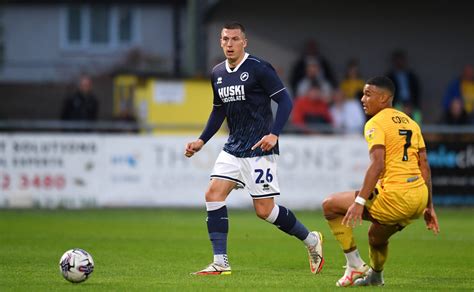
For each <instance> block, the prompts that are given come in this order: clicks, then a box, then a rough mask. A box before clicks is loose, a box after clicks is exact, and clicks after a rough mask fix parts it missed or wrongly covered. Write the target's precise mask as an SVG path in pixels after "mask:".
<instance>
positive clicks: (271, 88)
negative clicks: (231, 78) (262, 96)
mask: <svg viewBox="0 0 474 292" xmlns="http://www.w3.org/2000/svg"><path fill="white" fill-rule="evenodd" d="M257 76H258V78H259V81H260V84H261V85H262V87H263V89H264V90H265V92H267V93H268V95H269V97H270V98H271V99H273V100H274V101H275V102H276V103H277V104H278V108H277V112H276V116H275V122H274V123H273V128H272V130H271V131H270V134H268V135H265V136H263V137H262V139H260V141H258V142H257V143H256V144H255V145H253V146H252V150H255V149H256V148H257V147H260V148H261V149H262V150H263V151H270V150H272V148H273V147H275V145H276V143H277V142H278V136H280V133H281V131H282V130H283V127H284V126H285V124H286V122H287V121H288V118H289V117H290V113H291V110H292V108H293V102H292V100H291V97H290V94H289V93H288V90H286V88H285V86H284V85H283V83H282V82H281V80H280V78H279V77H278V75H277V74H276V72H275V69H273V67H271V66H270V65H262V66H261V67H259V68H258V70H257Z"/></svg>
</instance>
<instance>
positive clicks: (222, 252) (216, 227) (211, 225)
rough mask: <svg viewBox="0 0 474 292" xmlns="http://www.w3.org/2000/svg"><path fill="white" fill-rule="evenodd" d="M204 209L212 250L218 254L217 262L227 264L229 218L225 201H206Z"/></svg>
mask: <svg viewBox="0 0 474 292" xmlns="http://www.w3.org/2000/svg"><path fill="white" fill-rule="evenodd" d="M206 209H207V220H206V221H207V231H208V232H209V239H210V240H211V243H212V251H213V253H214V255H215V256H216V255H217V256H218V257H217V259H218V260H219V264H221V265H223V264H224V263H226V265H227V266H228V265H229V263H228V261H227V234H228V232H229V220H228V218H227V207H226V205H225V202H206ZM224 258H225V259H226V260H224ZM214 259H216V257H214Z"/></svg>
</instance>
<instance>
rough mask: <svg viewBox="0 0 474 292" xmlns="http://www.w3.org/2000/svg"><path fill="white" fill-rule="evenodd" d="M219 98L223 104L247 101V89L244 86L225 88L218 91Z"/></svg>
mask: <svg viewBox="0 0 474 292" xmlns="http://www.w3.org/2000/svg"><path fill="white" fill-rule="evenodd" d="M217 93H219V97H220V98H221V100H222V101H223V102H233V101H242V100H245V88H244V86H243V85H231V86H224V87H221V88H219V89H217Z"/></svg>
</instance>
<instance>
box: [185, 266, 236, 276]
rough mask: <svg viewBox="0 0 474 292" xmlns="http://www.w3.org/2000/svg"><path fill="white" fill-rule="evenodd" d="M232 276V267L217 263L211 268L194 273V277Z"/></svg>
mask: <svg viewBox="0 0 474 292" xmlns="http://www.w3.org/2000/svg"><path fill="white" fill-rule="evenodd" d="M230 274H232V270H231V268H230V266H227V267H224V266H221V265H219V264H216V263H211V264H209V266H207V267H205V268H204V269H202V270H200V271H197V272H194V273H192V275H201V276H206V275H230Z"/></svg>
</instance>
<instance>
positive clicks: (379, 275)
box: [370, 269, 383, 283]
mask: <svg viewBox="0 0 474 292" xmlns="http://www.w3.org/2000/svg"><path fill="white" fill-rule="evenodd" d="M370 280H371V282H377V283H383V271H381V272H376V271H374V270H373V269H372V273H371V274H370Z"/></svg>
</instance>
